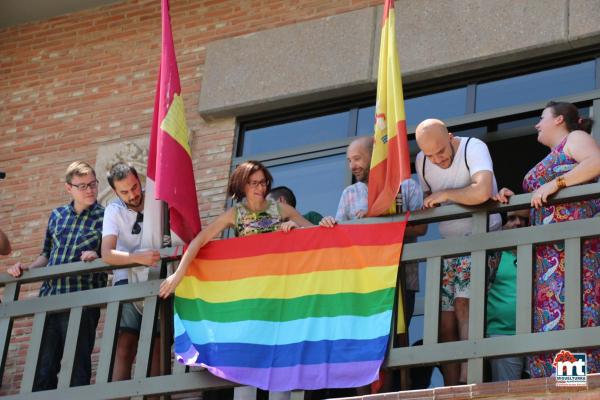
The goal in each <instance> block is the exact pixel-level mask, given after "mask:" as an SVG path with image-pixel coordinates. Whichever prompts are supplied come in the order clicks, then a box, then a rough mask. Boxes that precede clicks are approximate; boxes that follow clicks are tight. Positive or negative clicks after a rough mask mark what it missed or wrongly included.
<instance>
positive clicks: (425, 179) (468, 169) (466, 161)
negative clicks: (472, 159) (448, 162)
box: [422, 137, 472, 191]
mask: <svg viewBox="0 0 600 400" xmlns="http://www.w3.org/2000/svg"><path fill="white" fill-rule="evenodd" d="M471 139H472V138H470V137H469V138H467V143H465V165H466V167H467V171H469V174H470V173H471V168H469V160H467V146H469V141H470V140H471ZM450 145H452V144H450ZM426 160H427V157H425V154H423V168H422V171H423V181H424V182H425V184H426V185H427V187H428V188H429V191H431V186H429V182H427V178H425V161H426Z"/></svg>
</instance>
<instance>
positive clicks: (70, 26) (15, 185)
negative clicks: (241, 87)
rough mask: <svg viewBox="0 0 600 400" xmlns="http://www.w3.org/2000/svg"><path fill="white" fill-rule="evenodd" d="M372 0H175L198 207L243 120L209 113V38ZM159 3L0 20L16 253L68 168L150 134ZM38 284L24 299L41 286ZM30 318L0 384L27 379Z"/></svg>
mask: <svg viewBox="0 0 600 400" xmlns="http://www.w3.org/2000/svg"><path fill="white" fill-rule="evenodd" d="M382 2H383V1H381V0H378V1H373V0H328V1H323V0H304V1H302V0H230V1H221V0H206V1H198V0H171V18H172V24H173V32H174V33H173V34H174V41H175V49H176V53H177V58H178V64H179V70H180V75H181V86H182V90H183V96H184V100H185V106H186V115H187V121H188V126H189V129H190V131H191V132H192V135H193V148H192V156H193V159H194V168H195V174H196V186H197V189H198V200H199V203H200V210H201V217H202V220H203V223H204V224H205V225H206V224H207V223H208V222H210V220H211V218H213V217H214V216H216V215H218V214H219V213H221V212H222V210H223V207H224V205H225V186H226V180H227V178H228V174H229V167H230V162H231V155H232V145H233V137H234V129H235V120H234V119H233V118H230V119H221V120H216V121H204V120H203V119H202V118H201V117H200V115H199V113H198V112H197V109H198V99H199V93H200V90H201V83H202V71H203V64H204V58H205V46H206V44H207V43H209V42H211V41H214V40H218V39H223V38H227V37H232V36H238V35H244V34H248V33H251V32H255V31H259V30H264V29H269V28H274V27H277V26H283V25H288V24H293V23H296V22H300V21H306V20H310V19H315V18H320V17H324V16H327V15H334V14H338V13H343V12H347V11H352V10H356V9H360V8H364V7H368V6H373V5H380V4H381V3H382ZM160 26H161V25H160V1H159V0H151V1H150V0H129V1H124V2H122V3H118V4H115V5H112V6H106V7H102V8H96V9H93V10H88V11H84V12H78V13H74V14H69V15H65V16H61V17H56V18H52V19H50V20H47V21H41V22H32V23H27V24H23V25H20V26H15V27H11V28H7V29H3V30H0V37H2V40H0V77H1V78H0V170H4V171H6V172H7V176H8V178H7V179H6V180H4V181H2V182H0V227H1V228H2V229H3V230H4V231H5V232H6V233H7V234H8V235H9V237H10V239H11V243H12V245H13V253H12V254H11V255H10V256H8V257H2V258H0V271H4V270H5V269H6V268H7V267H8V266H9V265H12V264H14V263H15V262H17V261H23V262H30V261H31V260H33V259H34V258H35V257H36V256H37V255H38V254H39V250H40V247H41V241H42V237H43V234H44V228H45V225H46V221H47V218H48V215H49V211H50V210H51V209H52V208H54V207H56V206H59V205H61V204H64V203H65V202H66V201H68V197H67V195H66V191H65V190H64V187H63V184H62V183H61V180H62V177H63V174H64V170H65V168H66V166H67V165H68V164H69V163H70V162H71V161H73V160H76V159H83V160H86V161H88V162H89V163H91V164H92V165H94V162H95V157H96V153H97V150H98V147H99V146H101V145H103V144H107V143H118V142H121V141H124V140H128V139H135V138H139V137H142V136H145V135H148V134H149V130H150V124H151V117H152V108H153V102H154V90H155V85H156V75H157V72H158V63H159V59H160V37H161V32H160ZM36 294H37V286H36V285H26V286H25V287H23V290H22V294H21V297H26V296H35V295H36ZM29 333H30V320H25V319H24V320H19V321H16V322H15V326H14V329H13V339H12V342H11V345H10V349H9V354H8V360H7V365H6V371H5V373H4V382H3V386H2V389H1V391H0V394H6V393H12V392H14V391H15V390H16V388H18V384H19V382H20V380H21V375H22V370H23V361H24V359H25V355H26V349H27V340H28V335H29Z"/></svg>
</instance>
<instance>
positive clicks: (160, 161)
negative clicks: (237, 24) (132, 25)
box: [144, 0, 201, 243]
mask: <svg viewBox="0 0 600 400" xmlns="http://www.w3.org/2000/svg"><path fill="white" fill-rule="evenodd" d="M189 139H190V136H189V131H188V128H187V123H186V120H185V107H184V105H183V98H182V97H181V84H180V81H179V71H178V69H177V60H176V59H175V48H174V46H173V33H172V32H171V19H170V16H169V1H168V0H162V53H161V58H160V69H159V73H158V82H157V85H156V97H155V100H154V116H153V120H152V133H151V137H150V151H149V154H148V172H147V177H148V179H147V181H146V202H147V203H149V202H150V201H151V200H154V199H157V200H164V201H165V202H166V203H167V204H168V205H169V211H170V225H171V231H172V233H174V234H175V235H176V236H177V237H178V238H179V239H181V240H182V241H184V242H185V243H189V242H190V241H191V240H192V239H193V238H194V236H196V234H198V232H200V229H201V226H200V215H199V213H198V200H197V198H196V181H195V179H194V169H193V166H192V154H191V149H190V140H189ZM153 192H154V193H153ZM146 206H149V205H148V204H146ZM147 219H148V216H147V215H146V216H145V218H144V227H145V226H146V220H147ZM173 239H174V241H176V240H177V238H175V237H174V238H173Z"/></svg>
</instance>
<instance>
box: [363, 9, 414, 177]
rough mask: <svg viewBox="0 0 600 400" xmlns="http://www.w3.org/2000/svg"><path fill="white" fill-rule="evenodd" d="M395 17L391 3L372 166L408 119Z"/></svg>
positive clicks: (384, 37) (384, 35)
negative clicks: (399, 127)
mask: <svg viewBox="0 0 600 400" xmlns="http://www.w3.org/2000/svg"><path fill="white" fill-rule="evenodd" d="M395 21H396V17H395V12H394V8H393V7H392V8H391V9H390V11H389V16H388V18H387V19H386V22H385V25H384V26H383V29H382V31H381V35H382V37H381V47H380V49H379V70H378V74H377V102H376V104H375V127H374V130H375V146H374V148H373V156H372V158H371V167H374V166H375V165H377V164H379V163H380V162H382V161H384V160H385V159H386V158H387V155H388V146H387V142H388V141H389V140H390V139H391V138H392V137H394V136H396V135H397V134H398V132H397V130H396V126H397V124H398V121H403V120H406V115H405V113H404V97H403V93H402V79H401V77H400V63H399V61H398V55H397V51H396V34H395V23H396V22H395Z"/></svg>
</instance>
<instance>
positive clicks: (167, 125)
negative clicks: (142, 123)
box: [160, 94, 192, 157]
mask: <svg viewBox="0 0 600 400" xmlns="http://www.w3.org/2000/svg"><path fill="white" fill-rule="evenodd" d="M160 129H162V130H163V131H165V132H167V133H168V134H169V135H170V136H171V137H172V138H173V139H175V140H176V141H177V143H179V144H180V145H181V147H183V148H184V149H185V151H187V153H188V154H189V155H190V157H192V150H191V149H190V142H189V140H190V133H189V130H188V127H187V122H186V120H185V107H184V106H183V97H181V96H180V95H178V94H175V97H174V98H173V101H172V102H171V105H170V106H169V111H168V112H167V115H166V116H165V118H164V119H163V121H162V123H161V124H160Z"/></svg>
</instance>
